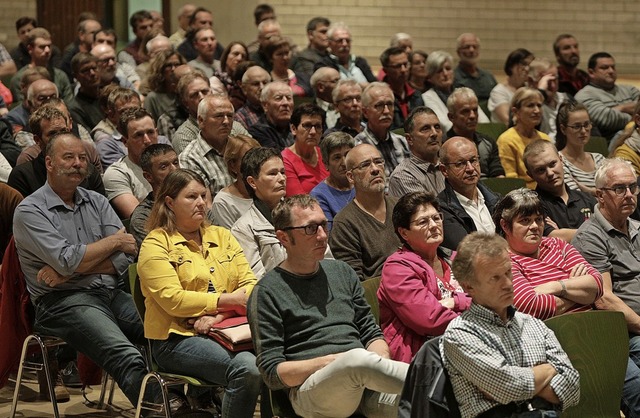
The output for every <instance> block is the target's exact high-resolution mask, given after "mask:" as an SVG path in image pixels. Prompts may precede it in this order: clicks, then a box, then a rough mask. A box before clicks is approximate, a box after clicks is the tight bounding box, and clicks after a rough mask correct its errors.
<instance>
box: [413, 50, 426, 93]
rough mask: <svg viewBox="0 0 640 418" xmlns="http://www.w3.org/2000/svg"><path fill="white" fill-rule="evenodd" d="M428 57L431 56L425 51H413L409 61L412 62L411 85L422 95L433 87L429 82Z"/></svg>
mask: <svg viewBox="0 0 640 418" xmlns="http://www.w3.org/2000/svg"><path fill="white" fill-rule="evenodd" d="M427 57H429V54H427V53H426V52H424V51H413V52H411V53H410V54H409V61H410V62H411V67H410V68H409V85H410V86H411V87H412V88H414V89H416V90H418V91H419V92H420V93H424V92H426V91H427V90H429V88H430V87H431V86H429V82H428V81H427V65H426V63H427Z"/></svg>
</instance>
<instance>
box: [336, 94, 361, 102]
mask: <svg viewBox="0 0 640 418" xmlns="http://www.w3.org/2000/svg"><path fill="white" fill-rule="evenodd" d="M354 100H355V101H356V102H358V103H360V102H361V101H362V96H360V95H357V96H347V97H344V98H342V99H339V100H336V103H345V102H347V103H351V102H353V101H354Z"/></svg>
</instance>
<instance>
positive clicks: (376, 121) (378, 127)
mask: <svg viewBox="0 0 640 418" xmlns="http://www.w3.org/2000/svg"><path fill="white" fill-rule="evenodd" d="M394 103H395V99H394V96H393V91H391V88H390V87H389V85H388V84H386V83H382V82H380V81H376V82H374V83H371V84H369V85H368V86H367V87H366V88H365V89H364V90H363V92H362V110H363V113H364V116H365V117H366V118H367V128H366V129H365V130H364V131H362V132H360V133H359V134H358V135H357V136H356V137H355V140H356V144H371V145H374V146H375V147H376V148H378V150H379V151H380V153H381V154H382V157H383V158H384V161H385V167H384V171H385V174H386V178H387V179H389V180H391V179H390V177H389V176H390V175H391V173H392V172H393V170H394V169H395V168H396V167H397V166H398V164H400V163H401V162H402V160H404V159H405V158H409V155H410V152H409V146H408V145H407V140H406V139H405V138H404V137H403V136H402V135H398V134H396V133H393V132H391V125H392V124H393V109H394Z"/></svg>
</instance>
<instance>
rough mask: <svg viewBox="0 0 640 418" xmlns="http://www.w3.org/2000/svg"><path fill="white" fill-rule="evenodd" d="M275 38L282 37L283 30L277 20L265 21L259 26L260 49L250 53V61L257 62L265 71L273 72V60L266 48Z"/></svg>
mask: <svg viewBox="0 0 640 418" xmlns="http://www.w3.org/2000/svg"><path fill="white" fill-rule="evenodd" d="M274 36H280V37H282V28H281V27H280V23H278V21H277V20H275V19H267V20H263V21H262V22H260V23H259V24H258V45H259V46H258V49H257V50H256V51H253V52H252V51H249V60H251V61H253V62H255V63H256V64H258V65H259V66H261V67H262V68H264V69H265V70H267V71H269V72H271V70H272V68H271V59H270V57H268V56H267V55H266V53H265V48H266V47H267V45H268V44H269V41H270V40H271V38H272V37H274Z"/></svg>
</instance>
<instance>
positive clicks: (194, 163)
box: [180, 95, 233, 196]
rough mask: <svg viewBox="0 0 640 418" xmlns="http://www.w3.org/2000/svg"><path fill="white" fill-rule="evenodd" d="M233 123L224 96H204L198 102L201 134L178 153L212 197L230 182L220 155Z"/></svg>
mask: <svg viewBox="0 0 640 418" xmlns="http://www.w3.org/2000/svg"><path fill="white" fill-rule="evenodd" d="M232 124H233V105H232V104H231V102H230V101H229V99H228V98H227V96H222V95H209V96H206V97H205V98H203V99H202V101H200V104H199V105H198V128H200V133H199V134H198V137H197V138H196V140H195V141H193V142H191V143H190V144H189V145H187V147H186V148H185V149H184V151H182V153H180V166H181V167H182V168H188V169H191V170H193V171H195V172H196V173H198V174H200V176H201V177H202V179H203V180H204V182H205V185H206V186H207V187H209V190H210V191H211V196H215V195H216V193H218V192H219V191H220V190H222V189H223V188H224V187H226V186H228V185H229V184H231V183H233V177H231V174H229V171H228V170H227V166H226V164H225V162H224V158H223V155H224V149H225V147H226V145H227V139H228V138H229V134H230V133H231V125H232Z"/></svg>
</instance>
